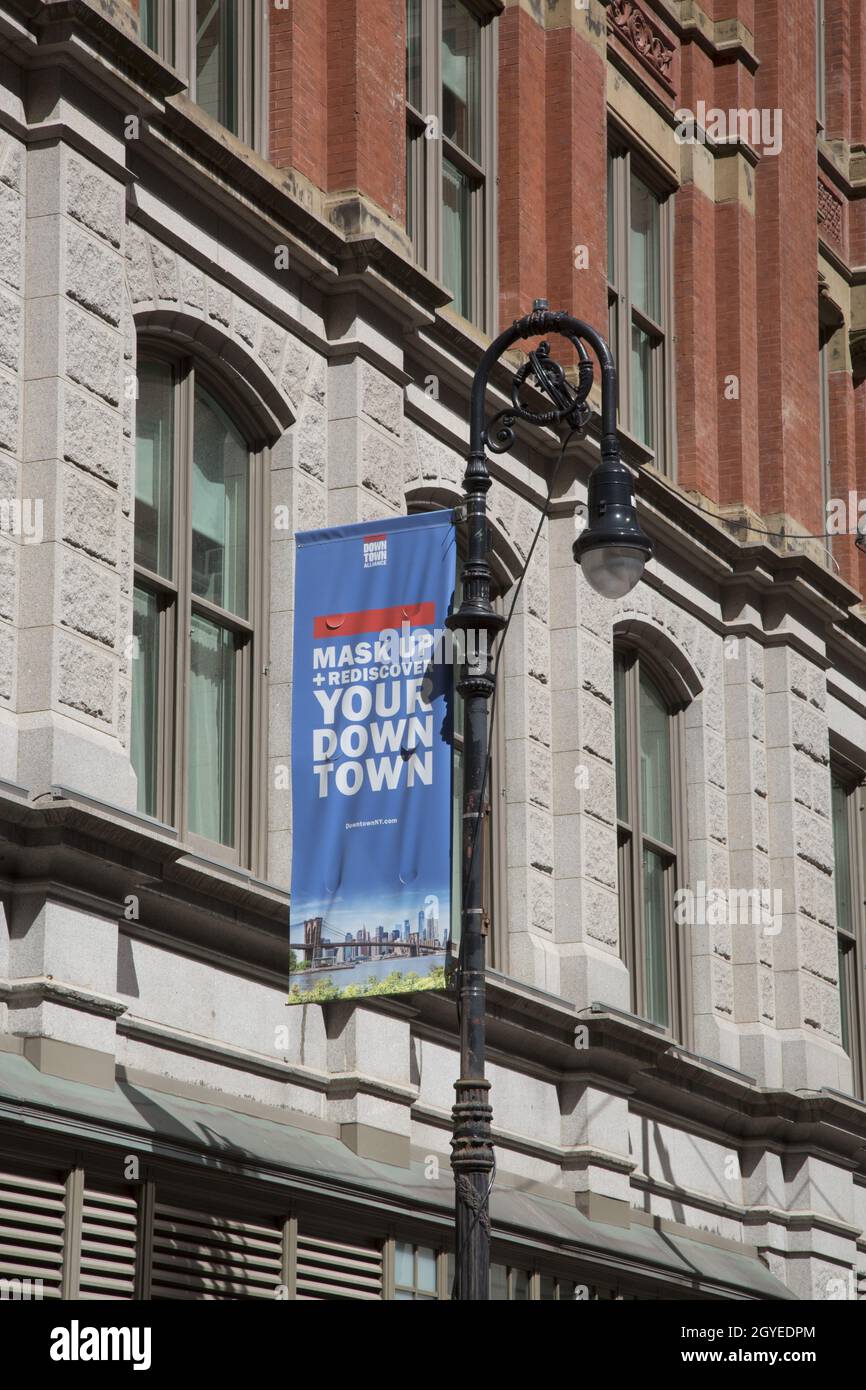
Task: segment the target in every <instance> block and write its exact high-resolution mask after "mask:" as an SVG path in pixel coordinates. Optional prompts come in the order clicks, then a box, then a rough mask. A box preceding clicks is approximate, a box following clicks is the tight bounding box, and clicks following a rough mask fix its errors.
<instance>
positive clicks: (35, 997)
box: [0, 975, 127, 1018]
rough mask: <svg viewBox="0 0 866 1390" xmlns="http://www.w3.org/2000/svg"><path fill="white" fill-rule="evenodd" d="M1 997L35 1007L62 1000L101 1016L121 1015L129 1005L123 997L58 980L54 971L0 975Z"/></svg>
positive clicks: (71, 1005) (7, 1001)
mask: <svg viewBox="0 0 866 1390" xmlns="http://www.w3.org/2000/svg"><path fill="white" fill-rule="evenodd" d="M0 999H2V1000H4V1001H5V1002H6V1003H7V1004H12V1005H14V1006H15V1007H16V1008H19V1009H29V1008H35V1007H36V1006H37V1005H39V1004H61V1005H62V1006H63V1007H64V1008H66V1009H78V1010H79V1011H80V1012H82V1013H88V1014H96V1015H98V1017H100V1018H119V1017H120V1015H121V1014H123V1013H125V1012H126V1009H127V1005H126V1004H124V1003H123V1002H122V1001H121V1000H120V999H114V998H112V997H111V996H110V995H107V994H97V993H95V992H94V991H93V990H90V989H84V988H83V987H82V986H80V985H73V984H68V983H67V982H66V981H65V980H56V979H55V978H54V976H53V975H29V976H22V977H21V978H18V979H0Z"/></svg>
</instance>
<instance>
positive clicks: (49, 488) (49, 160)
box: [16, 142, 136, 807]
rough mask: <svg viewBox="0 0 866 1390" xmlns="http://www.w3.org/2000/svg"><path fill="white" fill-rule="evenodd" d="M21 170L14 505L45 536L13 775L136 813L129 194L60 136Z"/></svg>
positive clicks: (24, 651)
mask: <svg viewBox="0 0 866 1390" xmlns="http://www.w3.org/2000/svg"><path fill="white" fill-rule="evenodd" d="M27 165H28V167H27V183H28V196H27V231H26V254H27V273H26V282H25V316H26V317H25V330H24V331H25V338H24V343H25V348H24V463H23V468H22V495H23V497H24V498H25V499H28V500H32V503H33V505H34V507H37V506H40V505H41V507H42V509H43V524H44V538H43V539H42V541H41V543H39V544H24V545H22V547H21V549H20V556H21V560H20V563H21V584H20V600H19V613H20V620H19V621H20V629H19V634H20V635H19V651H18V684H17V697H16V708H17V711H18V714H19V716H20V719H19V727H20V733H19V761H18V777H17V780H18V781H19V782H21V783H23V784H24V785H25V786H27V787H29V788H31V789H32V790H33V791H42V792H44V791H46V790H47V789H48V787H49V786H50V785H51V784H52V783H61V784H64V785H66V786H70V787H73V788H76V789H78V790H80V791H84V792H87V793H89V794H90V795H93V796H98V797H102V798H104V799H106V800H108V801H112V802H115V803H117V804H120V805H124V806H129V807H134V805H135V800H136V791H135V777H134V774H133V772H132V769H131V767H130V763H129V758H128V755H127V752H126V751H125V748H124V747H123V742H124V740H125V737H126V735H125V731H124V728H123V727H122V708H121V700H120V699H119V690H120V689H121V687H122V686H123V685H124V683H126V682H128V677H129V667H128V661H129V658H130V657H131V655H132V652H131V650H129V649H128V642H127V638H128V636H129V633H130V631H131V623H130V620H129V596H130V587H131V573H132V545H131V541H132V525H131V522H130V521H129V520H128V519H127V520H126V522H125V524H124V520H123V510H126V511H127V512H128V511H129V510H130V505H129V488H130V478H129V471H130V468H131V457H130V450H129V447H128V441H127V440H125V437H124V432H125V430H126V434H127V436H128V435H129V434H130V432H131V429H132V415H133V411H134V397H135V381H134V375H133V370H132V365H133V364H132V362H131V360H130V356H129V354H130V353H131V348H130V345H129V343H126V344H125V343H124V333H123V327H124V315H125V313H126V306H125V290H124V256H123V250H124V215H125V209H124V186H123V183H122V182H121V181H120V180H119V179H118V178H117V177H115V176H113V175H111V174H108V173H106V172H104V171H103V170H102V169H101V168H99V167H97V165H96V164H95V163H93V162H92V161H91V160H89V159H87V158H86V157H85V156H84V155H83V154H81V153H80V152H79V151H78V150H74V149H72V148H71V147H70V146H68V145H64V144H61V143H59V142H58V143H50V144H43V145H38V146H34V147H33V148H32V149H31V150H30V152H29V155H28V161H27ZM125 349H126V352H127V357H126V359H125V358H124V351H125ZM124 410H125V411H126V416H125V418H124ZM124 494H125V499H126V505H125V508H122V499H123V497H124Z"/></svg>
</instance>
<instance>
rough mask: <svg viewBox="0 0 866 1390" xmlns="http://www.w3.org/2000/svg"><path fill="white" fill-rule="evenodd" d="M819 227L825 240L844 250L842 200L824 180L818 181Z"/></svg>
mask: <svg viewBox="0 0 866 1390" xmlns="http://www.w3.org/2000/svg"><path fill="white" fill-rule="evenodd" d="M818 226H819V227H820V228H821V235H822V236H823V238H824V240H825V241H827V242H829V243H830V244H831V245H832V246H836V247H838V249H839V250H841V249H842V199H841V198H838V197H837V196H836V194H835V193H834V192H833V190H832V188H830V187H829V186H828V185H827V184H826V183H824V181H823V180H822V179H820V178H819V180H818Z"/></svg>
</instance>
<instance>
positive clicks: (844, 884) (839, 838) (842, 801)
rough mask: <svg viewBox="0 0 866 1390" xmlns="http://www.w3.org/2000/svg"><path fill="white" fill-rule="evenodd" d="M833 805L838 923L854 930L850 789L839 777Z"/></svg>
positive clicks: (834, 783)
mask: <svg viewBox="0 0 866 1390" xmlns="http://www.w3.org/2000/svg"><path fill="white" fill-rule="evenodd" d="M832 805H833V857H834V864H833V882H834V884H835V887H836V925H837V927H838V928H839V930H840V931H845V932H853V930H854V914H853V911H852V905H851V840H850V836H849V830H848V789H847V787H846V786H845V784H844V782H840V781H839V779H838V778H837V777H834V778H833V782H832Z"/></svg>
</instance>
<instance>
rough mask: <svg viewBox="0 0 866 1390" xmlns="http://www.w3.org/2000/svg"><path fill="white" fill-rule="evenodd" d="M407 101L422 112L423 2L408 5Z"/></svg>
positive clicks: (408, 2)
mask: <svg viewBox="0 0 866 1390" xmlns="http://www.w3.org/2000/svg"><path fill="white" fill-rule="evenodd" d="M406 100H407V101H408V102H409V104H410V105H411V106H414V107H415V110H416V111H421V0H407V4H406ZM422 114H423V113H422Z"/></svg>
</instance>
